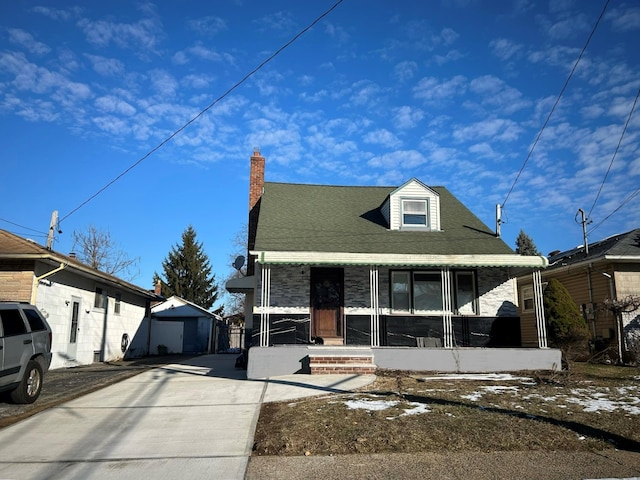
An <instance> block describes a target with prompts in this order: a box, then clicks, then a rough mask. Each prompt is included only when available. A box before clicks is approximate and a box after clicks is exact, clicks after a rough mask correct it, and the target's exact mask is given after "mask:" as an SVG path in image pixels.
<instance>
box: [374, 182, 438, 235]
mask: <svg viewBox="0 0 640 480" xmlns="http://www.w3.org/2000/svg"><path fill="white" fill-rule="evenodd" d="M380 213H382V216H383V217H384V219H385V220H386V221H387V225H388V226H389V230H405V231H412V230H418V231H423V232H439V231H440V195H439V194H438V192H436V191H435V190H434V189H432V188H429V187H427V186H426V185H425V184H424V183H422V182H420V181H419V180H416V179H415V178H414V179H411V180H409V181H408V182H406V183H405V184H404V185H402V186H401V187H398V188H396V189H395V190H394V191H393V192H391V193H390V194H389V196H388V197H387V199H386V200H385V201H384V203H383V204H382V205H380Z"/></svg>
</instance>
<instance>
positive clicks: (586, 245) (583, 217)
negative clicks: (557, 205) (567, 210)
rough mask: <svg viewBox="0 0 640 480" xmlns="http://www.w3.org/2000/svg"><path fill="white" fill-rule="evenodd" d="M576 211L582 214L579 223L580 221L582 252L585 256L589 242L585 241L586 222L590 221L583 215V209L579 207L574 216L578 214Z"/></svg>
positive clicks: (587, 253)
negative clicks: (582, 242)
mask: <svg viewBox="0 0 640 480" xmlns="http://www.w3.org/2000/svg"><path fill="white" fill-rule="evenodd" d="M578 213H579V214H580V215H581V216H582V220H581V221H580V223H582V238H583V241H584V254H585V256H586V255H589V243H588V242H587V223H591V222H590V221H589V219H588V218H587V217H586V216H585V214H584V210H583V209H581V208H579V209H578V212H577V213H576V216H577V215H578Z"/></svg>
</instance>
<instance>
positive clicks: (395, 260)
mask: <svg viewBox="0 0 640 480" xmlns="http://www.w3.org/2000/svg"><path fill="white" fill-rule="evenodd" d="M251 254H252V255H256V256H257V260H258V263H262V264H294V265H378V266H385V265H386V266H404V267H407V266H416V267H443V266H449V267H524V268H545V267H546V266H547V265H548V264H549V262H548V261H547V259H546V257H543V256H542V255H541V256H535V257H534V256H523V255H515V254H511V255H509V254H502V255H393V254H369V253H367V254H363V253H343V252H280V251H275V252H274V251H252V252H251Z"/></svg>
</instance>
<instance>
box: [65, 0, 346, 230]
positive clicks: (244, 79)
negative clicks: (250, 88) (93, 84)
mask: <svg viewBox="0 0 640 480" xmlns="http://www.w3.org/2000/svg"><path fill="white" fill-rule="evenodd" d="M343 1H344V0H338V1H337V2H336V3H334V4H333V5H332V6H331V7H330V8H329V9H328V10H326V11H325V12H324V13H323V14H322V15H320V16H319V17H317V18H316V19H315V20H314V21H313V22H311V23H310V24H309V25H308V26H306V27H305V28H303V29H302V30H301V31H300V32H298V33H297V34H296V35H295V36H294V37H293V38H292V39H291V40H289V41H288V42H287V43H285V44H284V45H283V46H281V47H280V48H279V49H278V50H276V51H275V52H274V53H272V54H271V55H270V56H269V57H268V58H267V59H266V60H264V61H263V62H262V63H260V64H259V65H258V66H257V67H255V68H254V69H253V70H251V71H250V72H249V73H247V74H246V75H245V76H244V77H242V79H241V80H240V81H238V82H237V83H235V84H234V85H233V86H232V87H231V88H229V89H228V90H227V91H226V92H224V93H223V94H222V95H220V96H219V97H218V98H216V99H215V100H214V101H213V102H211V103H210V104H209V105H207V106H206V107H205V108H204V109H203V110H201V111H200V112H199V113H198V114H197V115H196V116H195V117H193V118H192V119H191V120H189V121H188V122H187V123H185V124H184V125H183V126H182V127H180V128H179V129H177V130H176V131H174V132H173V133H172V134H171V135H169V136H168V137H167V138H165V139H164V140H162V141H161V142H160V143H159V144H158V145H157V146H155V147H154V148H152V149H151V150H150V151H149V152H147V153H146V154H145V155H143V156H142V157H141V158H140V159H139V160H138V161H137V162H135V163H134V164H133V165H131V166H130V167H129V168H127V169H126V170H124V171H123V172H122V173H120V175H118V176H117V177H115V178H114V179H113V180H111V181H110V182H109V183H107V184H106V185H105V186H104V187H102V188H101V189H100V190H98V191H97V192H96V193H94V194H93V195H91V196H90V197H89V198H87V199H86V200H85V201H84V202H82V203H81V204H80V205H78V206H77V207H76V208H74V209H73V210H71V211H70V212H69V213H67V214H66V215H65V216H64V217H62V218H61V219H60V222H59V223H62V221H64V220H66V219H67V218H69V217H70V216H71V215H73V214H74V213H75V212H77V211H78V210H80V209H81V208H82V207H84V206H85V205H86V204H87V203H89V202H90V201H91V200H93V199H94V198H96V197H97V196H98V195H100V194H101V193H102V192H104V191H105V190H106V189H107V188H109V187H110V186H111V185H113V184H114V183H116V182H117V181H118V180H120V179H121V178H122V177H124V176H125V175H126V174H127V173H129V172H130V171H131V170H133V169H134V168H135V167H137V166H138V165H139V164H141V163H142V162H143V161H144V160H146V159H147V158H149V157H150V156H151V155H152V154H154V153H155V152H156V151H157V150H159V149H160V148H162V147H163V146H164V145H165V144H166V143H168V142H169V141H170V140H171V139H172V138H173V137H175V136H176V135H178V134H179V133H180V132H182V131H183V130H184V129H186V128H187V127H188V126H189V125H191V124H192V123H193V122H195V121H196V120H197V119H198V118H200V117H201V116H202V115H204V114H205V113H206V112H207V111H208V110H210V109H211V108H212V107H213V106H215V105H216V104H217V103H219V102H220V101H221V100H223V99H224V98H225V97H226V96H227V95H229V94H230V93H231V92H233V91H234V90H235V89H236V88H238V87H239V86H240V85H242V84H243V83H244V82H245V81H247V80H248V79H249V78H250V77H251V76H253V75H254V74H255V73H256V72H257V71H258V70H260V69H261V68H262V67H264V66H265V65H266V64H267V63H269V62H270V61H271V60H273V59H274V58H275V57H277V56H278V55H279V54H280V53H281V52H282V51H283V50H284V49H286V48H287V47H289V46H290V45H291V44H292V43H293V42H295V41H296V40H297V39H298V38H300V37H301V36H302V35H304V34H305V33H306V32H307V31H308V30H310V29H311V28H313V26H314V25H315V24H316V23H318V22H319V21H320V20H322V19H323V18H324V17H326V16H327V15H329V13H331V12H332V11H333V10H334V9H335V8H336V7H337V6H338V5H340V4H341V3H342V2H343Z"/></svg>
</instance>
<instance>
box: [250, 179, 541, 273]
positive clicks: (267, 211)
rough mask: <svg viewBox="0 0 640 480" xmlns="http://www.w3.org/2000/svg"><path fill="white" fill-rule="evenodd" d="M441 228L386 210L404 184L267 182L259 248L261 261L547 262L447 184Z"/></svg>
mask: <svg viewBox="0 0 640 480" xmlns="http://www.w3.org/2000/svg"><path fill="white" fill-rule="evenodd" d="M430 188H431V189H432V190H434V191H435V192H436V193H437V194H438V195H439V197H440V225H441V230H439V231H393V230H390V229H389V226H388V225H387V223H386V221H385V219H384V216H383V215H382V212H381V210H380V207H381V206H382V205H383V203H384V202H385V200H386V199H387V197H388V196H389V195H390V194H391V193H392V192H393V191H394V190H395V189H396V187H361V186H360V187H347V186H327V185H300V184H288V183H271V182H267V183H265V185H264V192H263V195H262V197H261V200H260V207H259V208H260V213H259V219H258V225H257V231H256V240H255V247H254V248H253V249H252V252H251V253H252V254H255V255H257V257H258V261H259V262H261V263H300V264H304V263H306V264H360V265H425V266H427V265H433V266H438V265H454V266H523V267H545V266H546V265H547V260H546V258H545V257H538V256H535V257H525V256H520V255H516V254H515V253H514V251H513V250H512V249H511V248H510V247H509V246H508V245H507V244H506V243H505V242H504V241H503V240H502V239H501V238H499V237H496V235H495V233H494V232H493V231H491V229H489V228H488V227H487V226H486V225H485V224H484V223H483V222H482V221H481V220H480V219H479V218H478V217H476V216H475V215H474V214H473V213H472V212H471V211H470V210H469V209H468V208H467V207H465V206H464V205H463V204H462V203H461V202H460V201H459V200H458V199H457V198H455V197H454V196H453V195H452V194H451V193H450V192H449V191H448V190H447V189H446V188H444V187H430Z"/></svg>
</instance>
